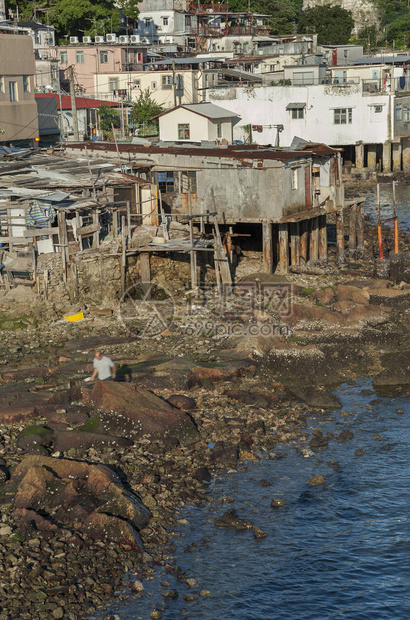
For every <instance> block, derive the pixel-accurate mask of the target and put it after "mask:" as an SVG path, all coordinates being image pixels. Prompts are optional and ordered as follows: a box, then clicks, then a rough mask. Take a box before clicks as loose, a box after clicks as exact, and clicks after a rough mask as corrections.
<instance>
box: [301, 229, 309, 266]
mask: <svg viewBox="0 0 410 620" xmlns="http://www.w3.org/2000/svg"><path fill="white" fill-rule="evenodd" d="M308 223H309V220H304V221H303V222H300V224H299V231H300V264H301V265H304V264H306V263H307V259H308V241H309V228H308Z"/></svg>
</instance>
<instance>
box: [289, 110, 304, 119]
mask: <svg viewBox="0 0 410 620" xmlns="http://www.w3.org/2000/svg"><path fill="white" fill-rule="evenodd" d="M290 111H291V112H292V118H295V119H297V118H305V108H290Z"/></svg>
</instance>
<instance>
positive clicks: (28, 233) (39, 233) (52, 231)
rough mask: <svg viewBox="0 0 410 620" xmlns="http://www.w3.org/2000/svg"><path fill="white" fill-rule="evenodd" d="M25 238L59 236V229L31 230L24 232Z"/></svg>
mask: <svg viewBox="0 0 410 620" xmlns="http://www.w3.org/2000/svg"><path fill="white" fill-rule="evenodd" d="M23 235H24V237H48V236H49V235H58V228H30V229H27V230H25V231H24V232H23Z"/></svg>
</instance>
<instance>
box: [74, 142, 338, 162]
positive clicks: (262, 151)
mask: <svg viewBox="0 0 410 620" xmlns="http://www.w3.org/2000/svg"><path fill="white" fill-rule="evenodd" d="M84 146H87V149H90V150H96V151H111V152H115V151H116V150H117V148H118V150H119V152H120V153H136V154H137V153H140V154H143V155H150V154H152V155H154V154H156V155H158V154H169V155H192V156H194V157H216V158H218V157H219V158H224V159H236V160H242V159H246V160H248V161H249V160H252V159H254V160H261V159H265V160H277V161H289V160H291V159H300V158H303V157H309V156H310V155H312V154H319V153H317V152H315V153H313V151H312V147H311V146H310V145H309V147H310V148H307V149H304V150H303V151H300V150H299V151H288V150H280V149H274V148H270V147H266V146H265V147H264V146H256V145H236V146H233V145H229V146H227V147H215V148H202V147H195V146H154V145H150V146H141V145H138V144H118V146H117V147H116V145H115V144H111V143H106V142H105V143H101V142H100V143H95V142H91V143H90V142H77V143H72V142H70V143H69V144H66V145H65V147H66V149H78V150H81V149H83V148H84ZM319 146H323V147H325V148H326V149H328V151H327V152H326V153H325V152H323V153H322V154H323V155H324V154H333V153H334V152H335V151H334V149H331V148H330V147H326V146H325V145H319ZM315 148H316V147H315Z"/></svg>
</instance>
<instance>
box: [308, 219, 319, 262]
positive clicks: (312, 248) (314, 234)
mask: <svg viewBox="0 0 410 620" xmlns="http://www.w3.org/2000/svg"><path fill="white" fill-rule="evenodd" d="M309 224H310V226H309V228H310V244H309V260H311V261H312V260H318V258H319V218H318V217H313V218H312V219H311V220H310V222H309Z"/></svg>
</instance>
